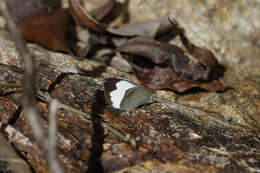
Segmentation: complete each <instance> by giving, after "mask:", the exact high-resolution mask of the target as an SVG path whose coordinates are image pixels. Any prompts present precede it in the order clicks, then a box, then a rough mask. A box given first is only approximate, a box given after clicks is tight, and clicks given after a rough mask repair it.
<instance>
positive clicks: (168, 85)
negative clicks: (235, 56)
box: [136, 66, 227, 92]
mask: <svg viewBox="0 0 260 173" xmlns="http://www.w3.org/2000/svg"><path fill="white" fill-rule="evenodd" d="M136 77H137V79H138V80H139V81H140V82H141V83H142V84H143V85H145V86H146V87H148V88H151V89H171V90H173V91H177V92H184V91H186V90H188V89H190V88H201V89H205V90H207V91H224V90H225V89H226V88H227V86H225V85H224V84H223V83H222V82H221V81H220V80H212V81H194V80H188V79H185V78H182V77H180V76H178V75H176V74H175V73H174V72H173V70H172V69H171V68H170V67H166V68H162V67H159V66H155V67H154V68H153V69H152V70H151V71H149V72H147V73H144V74H138V73H136Z"/></svg>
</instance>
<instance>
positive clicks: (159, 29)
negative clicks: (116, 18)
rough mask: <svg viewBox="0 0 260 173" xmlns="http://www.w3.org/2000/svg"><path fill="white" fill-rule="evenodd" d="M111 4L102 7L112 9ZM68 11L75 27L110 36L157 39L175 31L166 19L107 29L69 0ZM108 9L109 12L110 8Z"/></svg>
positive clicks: (76, 0)
mask: <svg viewBox="0 0 260 173" xmlns="http://www.w3.org/2000/svg"><path fill="white" fill-rule="evenodd" d="M111 4H112V2H111V1H108V2H107V3H106V4H105V5H104V6H106V5H107V8H108V6H109V7H111V8H112V5H111ZM102 8H104V7H102ZM102 8H101V9H102ZM69 9H70V13H71V15H72V16H73V19H74V20H75V22H76V24H77V25H83V26H86V27H88V28H90V29H92V30H93V31H96V32H100V33H106V34H109V35H112V36H120V37H134V36H150V37H156V38H157V37H160V36H162V35H165V34H168V33H169V32H172V31H174V29H175V26H173V25H172V24H171V23H170V22H169V20H168V19H162V20H159V21H148V22H135V23H130V24H127V25H124V26H122V27H119V28H107V27H106V26H104V25H103V24H102V23H100V22H99V21H97V20H96V19H97V18H95V17H96V16H94V15H92V13H93V12H92V13H88V12H87V11H86V10H85V9H84V8H83V7H82V5H81V4H80V2H79V0H69ZM108 9H109V10H110V8H108ZM109 10H107V13H106V14H108V12H110V11H109ZM95 13H96V12H95ZM95 13H94V14H95Z"/></svg>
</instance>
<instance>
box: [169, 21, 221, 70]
mask: <svg viewBox="0 0 260 173" xmlns="http://www.w3.org/2000/svg"><path fill="white" fill-rule="evenodd" d="M168 21H169V22H170V23H171V24H172V26H173V27H174V28H175V30H176V31H177V34H178V35H179V36H180V38H181V41H182V43H183V45H184V46H185V47H186V49H187V50H188V51H189V53H190V54H191V55H192V56H193V57H194V58H196V59H197V60H198V61H199V62H200V63H201V64H202V65H204V66H205V67H207V68H210V69H211V70H214V68H218V67H219V66H220V64H219V63H218V61H217V59H216V57H215V56H214V54H213V53H212V52H211V51H210V50H207V49H205V48H200V47H198V46H196V45H194V44H193V43H191V42H190V41H189V40H188V38H187V37H186V35H185V31H184V29H183V28H181V27H179V25H178V22H177V21H176V20H174V19H172V18H171V17H169V18H168Z"/></svg>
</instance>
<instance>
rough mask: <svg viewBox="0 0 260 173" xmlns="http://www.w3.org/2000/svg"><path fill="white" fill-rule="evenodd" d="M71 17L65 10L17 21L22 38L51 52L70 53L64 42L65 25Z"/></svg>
mask: <svg viewBox="0 0 260 173" xmlns="http://www.w3.org/2000/svg"><path fill="white" fill-rule="evenodd" d="M70 19H71V16H70V14H69V11H68V10H66V9H60V10H56V11H54V12H52V13H48V14H40V15H34V16H30V17H27V18H25V19H22V20H19V21H18V24H19V27H20V30H21V33H22V35H23V37H24V38H25V39H26V40H28V41H32V42H35V43H38V44H40V45H42V46H44V47H46V48H48V49H50V50H53V51H63V52H67V53H71V51H70V48H69V46H68V44H67V40H66V31H67V24H68V23H69V21H70Z"/></svg>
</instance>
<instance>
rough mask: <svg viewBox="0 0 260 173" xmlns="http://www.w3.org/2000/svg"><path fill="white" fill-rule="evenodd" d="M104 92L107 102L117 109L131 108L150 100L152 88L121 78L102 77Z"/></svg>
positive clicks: (152, 93)
mask: <svg viewBox="0 0 260 173" xmlns="http://www.w3.org/2000/svg"><path fill="white" fill-rule="evenodd" d="M104 93H105V97H106V100H107V102H108V103H110V104H111V105H112V107H113V108H115V109H119V110H124V111H126V110H132V109H136V108H138V107H140V106H142V105H146V104H148V103H151V102H152V97H153V95H154V92H153V90H151V89H148V88H146V87H144V86H141V85H138V84H134V83H132V82H130V81H128V80H125V79H122V78H106V79H104Z"/></svg>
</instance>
